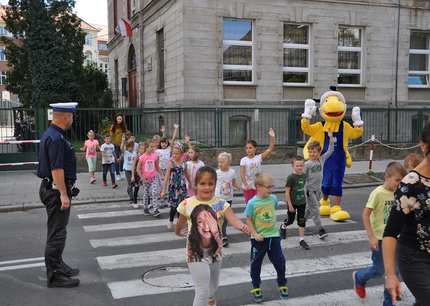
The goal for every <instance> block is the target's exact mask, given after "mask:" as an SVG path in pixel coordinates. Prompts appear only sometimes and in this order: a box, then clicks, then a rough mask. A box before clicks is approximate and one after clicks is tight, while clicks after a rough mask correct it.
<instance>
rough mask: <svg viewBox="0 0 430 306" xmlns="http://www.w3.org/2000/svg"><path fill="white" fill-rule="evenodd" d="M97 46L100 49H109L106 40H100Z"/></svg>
mask: <svg viewBox="0 0 430 306" xmlns="http://www.w3.org/2000/svg"><path fill="white" fill-rule="evenodd" d="M97 48H98V50H99V51H106V50H107V49H108V48H107V44H106V42H98V43H97Z"/></svg>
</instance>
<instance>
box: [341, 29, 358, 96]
mask: <svg viewBox="0 0 430 306" xmlns="http://www.w3.org/2000/svg"><path fill="white" fill-rule="evenodd" d="M340 28H354V29H359V30H360V44H361V46H360V47H345V46H339V29H340ZM337 35H338V36H337V38H338V39H337V44H338V45H337V58H338V59H337V67H338V68H337V74H336V83H337V82H338V75H339V74H349V75H357V74H358V75H360V84H337V86H338V87H363V72H364V69H363V67H364V65H363V64H364V56H363V45H364V28H362V27H357V26H345V25H341V26H339V27H338V31H337ZM341 51H343V52H360V69H339V52H341Z"/></svg>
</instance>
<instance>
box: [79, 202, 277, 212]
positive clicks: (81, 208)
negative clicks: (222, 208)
mask: <svg viewBox="0 0 430 306" xmlns="http://www.w3.org/2000/svg"><path fill="white" fill-rule="evenodd" d="M280 202H282V201H280ZM282 203H283V202H282ZM245 206H246V204H244V203H237V202H236V203H233V206H232V207H233V208H235V207H243V208H245ZM115 208H127V209H129V208H130V204H129V203H128V202H126V201H124V202H122V203H99V204H97V205H93V204H85V205H78V206H75V207H74V210H76V211H79V212H82V213H84V212H85V211H91V210H92V211H93V212H97V211H100V210H107V209H115ZM169 210H170V208H162V209H160V211H165V212H168V211H169Z"/></svg>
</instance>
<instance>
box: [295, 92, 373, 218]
mask: <svg viewBox="0 0 430 306" xmlns="http://www.w3.org/2000/svg"><path fill="white" fill-rule="evenodd" d="M331 89H332V88H331ZM316 109H317V107H316V105H315V101H314V100H312V99H307V100H306V101H305V110H304V112H303V114H302V121H301V126H302V130H303V132H304V133H305V134H306V135H308V136H310V139H309V141H308V143H310V142H312V141H318V142H319V143H320V145H321V148H322V152H321V153H322V154H323V153H325V152H326V151H327V149H328V145H329V136H328V133H332V134H333V138H334V149H333V153H332V154H331V155H330V157H328V158H327V159H326V160H325V162H324V164H323V165H322V166H323V180H322V187H321V189H322V193H323V198H322V199H321V201H320V204H321V207H320V215H321V216H330V218H331V219H332V220H333V221H345V220H347V219H349V218H350V215H349V213H348V212H347V211H344V210H342V207H341V200H342V181H343V177H344V175H345V169H346V168H345V167H348V168H350V167H351V164H352V159H351V155H350V154H349V152H348V143H349V141H350V140H351V139H356V138H359V137H361V136H362V135H363V124H364V123H363V121H362V120H361V115H360V108H359V107H354V108H353V109H352V115H351V118H352V121H353V125H354V127H352V126H351V125H350V124H349V123H348V122H346V121H344V120H343V118H344V116H345V113H346V109H347V107H346V102H345V97H344V96H343V95H342V93H340V92H339V91H335V90H330V91H327V92H326V93H324V94H323V95H322V96H321V99H320V106H319V112H320V115H321V117H322V118H323V119H324V123H323V122H316V123H314V124H311V121H310V120H311V119H312V116H314V115H315V114H316ZM308 143H307V144H306V145H305V148H304V151H303V155H304V157H305V159H308V149H307V145H308ZM329 196H333V206H331V207H330V199H329Z"/></svg>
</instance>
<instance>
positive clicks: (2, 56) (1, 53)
mask: <svg viewBox="0 0 430 306" xmlns="http://www.w3.org/2000/svg"><path fill="white" fill-rule="evenodd" d="M6 60H7V59H6V50H5V48H0V61H6Z"/></svg>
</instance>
